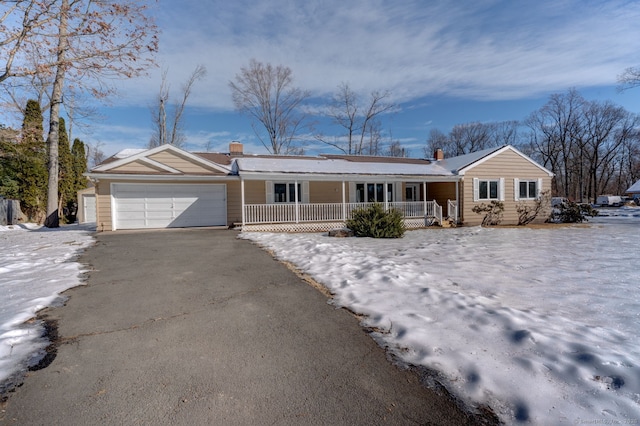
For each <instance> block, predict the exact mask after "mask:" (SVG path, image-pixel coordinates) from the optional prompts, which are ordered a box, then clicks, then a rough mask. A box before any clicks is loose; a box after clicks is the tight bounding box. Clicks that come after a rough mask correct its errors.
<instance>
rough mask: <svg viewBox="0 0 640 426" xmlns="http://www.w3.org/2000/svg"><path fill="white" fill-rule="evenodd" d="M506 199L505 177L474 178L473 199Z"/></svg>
mask: <svg viewBox="0 0 640 426" xmlns="http://www.w3.org/2000/svg"><path fill="white" fill-rule="evenodd" d="M494 200H495V201H504V178H499V179H479V178H473V201H494Z"/></svg>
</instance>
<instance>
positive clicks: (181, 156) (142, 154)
mask: <svg viewBox="0 0 640 426" xmlns="http://www.w3.org/2000/svg"><path fill="white" fill-rule="evenodd" d="M131 152H132V155H128V156H124V155H120V156H119V155H118V154H116V155H115V156H114V158H113V159H110V161H105V162H104V163H102V164H100V165H98V166H97V167H94V168H93V170H92V172H112V173H113V172H125V173H141V172H142V173H145V172H151V173H171V174H185V173H192V174H199V173H208V174H210V173H223V174H228V173H229V172H230V170H229V169H228V168H227V167H225V166H222V165H220V164H217V163H214V162H212V161H209V160H207V159H205V158H203V157H200V156H198V155H194V154H192V153H190V152H187V151H184V150H182V149H180V148H177V147H175V146H173V145H168V144H166V145H162V146H159V147H156V148H152V149H148V150H143V151H139V152H136V151H131ZM119 157H120V158H119Z"/></svg>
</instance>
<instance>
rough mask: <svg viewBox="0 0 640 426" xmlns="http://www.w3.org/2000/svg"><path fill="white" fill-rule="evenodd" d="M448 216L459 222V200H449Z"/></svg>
mask: <svg viewBox="0 0 640 426" xmlns="http://www.w3.org/2000/svg"><path fill="white" fill-rule="evenodd" d="M447 217H448V218H449V219H452V220H453V221H455V222H456V223H458V201H456V200H453V201H451V200H447Z"/></svg>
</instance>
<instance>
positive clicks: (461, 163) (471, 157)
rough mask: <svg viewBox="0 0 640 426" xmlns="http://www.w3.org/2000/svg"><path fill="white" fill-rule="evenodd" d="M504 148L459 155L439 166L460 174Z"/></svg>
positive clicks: (498, 147)
mask: <svg viewBox="0 0 640 426" xmlns="http://www.w3.org/2000/svg"><path fill="white" fill-rule="evenodd" d="M502 148H503V146H494V147H493V148H488V149H483V150H482V151H476V152H472V153H469V154H464V155H458V156H457V157H451V158H445V159H444V160H442V161H440V162H439V164H440V165H441V166H442V167H444V168H445V169H447V170H450V171H451V172H453V173H456V172H458V171H459V170H460V169H463V168H465V167H467V166H468V165H470V164H473V163H475V162H476V161H479V160H481V159H483V158H484V157H486V156H487V155H490V154H492V153H494V152H495V151H497V150H499V149H502Z"/></svg>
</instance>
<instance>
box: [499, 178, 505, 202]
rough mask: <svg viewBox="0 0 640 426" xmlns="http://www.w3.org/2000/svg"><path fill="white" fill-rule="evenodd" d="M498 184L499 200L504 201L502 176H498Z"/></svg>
mask: <svg viewBox="0 0 640 426" xmlns="http://www.w3.org/2000/svg"><path fill="white" fill-rule="evenodd" d="M498 185H499V186H500V188H498V193H499V194H500V195H499V197H500V201H504V178H500V183H499V184H498Z"/></svg>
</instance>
